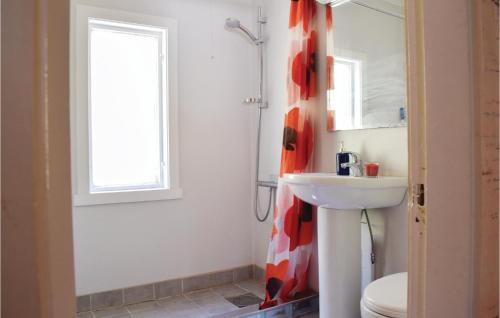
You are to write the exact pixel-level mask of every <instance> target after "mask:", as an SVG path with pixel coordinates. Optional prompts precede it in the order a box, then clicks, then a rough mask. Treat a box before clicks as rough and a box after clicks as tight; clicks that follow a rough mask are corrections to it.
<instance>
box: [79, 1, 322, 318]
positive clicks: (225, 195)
mask: <svg viewBox="0 0 500 318" xmlns="http://www.w3.org/2000/svg"><path fill="white" fill-rule="evenodd" d="M288 5H289V3H286V5H284V6H281V5H276V4H273V5H271V7H272V8H271V7H269V5H268V4H267V3H265V2H262V3H259V1H251V0H241V1H226V0H210V1H205V0H190V1H184V0H169V1H160V0H147V1H140V2H139V1H133V0H73V1H72V3H71V10H72V18H71V19H72V21H71V26H72V30H71V80H72V83H71V89H72V90H71V92H72V96H71V100H72V105H71V130H72V136H71V147H72V183H73V203H74V206H73V230H74V247H75V274H76V293H77V304H78V315H79V317H212V316H214V317H216V316H218V315H227V313H229V312H233V313H238V314H241V315H248V316H250V315H251V314H252V313H254V312H255V311H256V310H258V308H259V304H260V303H261V302H262V301H263V299H264V298H265V291H264V289H265V286H264V272H265V271H264V269H265V264H266V254H267V248H268V244H269V238H270V235H271V226H272V221H273V211H274V205H275V189H276V184H277V177H276V175H277V174H278V172H279V162H280V155H281V134H282V122H283V105H285V104H286V100H285V99H286V91H285V90H284V87H283V86H285V84H284V83H285V80H286V72H287V71H286V61H285V60H283V59H284V58H286V57H285V55H283V57H282V56H281V54H279V55H278V56H277V55H274V53H273V52H280V51H281V52H283V53H286V47H287V41H286V38H287V17H285V16H282V15H280V14H279V12H280V11H281V10H284V9H287V8H288ZM278 9H279V10H278ZM268 10H269V11H270V13H272V15H269V14H267V11H268ZM285 11H287V10H285ZM89 12H90V13H89ZM93 14H95V15H94V16H93ZM274 16H276V17H277V18H279V19H274ZM86 23H87V24H86ZM269 26H274V27H277V26H281V27H279V28H277V29H276V31H279V32H280V33H279V34H276V31H272V32H271V31H270V29H269ZM274 27H273V29H274ZM273 32H274V33H275V35H276V37H275V35H273ZM281 32H283V33H282V34H281ZM143 35H147V37H146V36H145V37H144V38H143V39H142V38H141V36H143ZM114 36H116V38H114ZM87 37H88V38H87ZM93 37H95V38H96V40H95V41H94V40H93ZM82 39H83V40H82ZM103 39H104V40H103ZM139 39H141V41H143V42H141V43H142V44H140V45H137V43H138V42H137V41H139ZM151 39H154V40H155V41H157V42H156V43H158V44H154V43H153V44H151V43H152V42H151V41H150V40H151ZM87 40H88V41H87ZM98 40H99V41H98ZM129 40H130V42H127V41H129ZM115 42H116V43H118V44H119V45H118V46H111V45H112V44H113V43H115ZM82 43H88V44H82ZM86 45H88V47H87V46H86ZM99 45H101V46H102V48H104V49H102V50H99ZM106 45H107V46H106ZM127 45H130V47H127ZM150 45H153V46H151V47H153V48H155V50H156V51H154V50H151V52H154V54H158V58H157V61H155V62H154V63H151V65H148V64H144V65H142V64H141V65H142V66H141V69H142V70H144V69H149V68H148V67H151V69H153V67H157V68H158V69H159V70H160V71H159V72H160V74H162V73H161V72H162V71H163V72H164V75H160V76H156V77H155V81H156V80H158V82H157V83H158V84H159V87H160V89H159V91H160V92H162V89H163V88H166V89H165V91H164V92H163V95H162V94H160V96H161V97H160V103H159V104H158V105H157V104H155V103H152V105H153V106H152V111H151V114H152V115H151V116H150V117H145V116H144V117H142V116H143V114H144V113H145V112H146V110H147V109H148V108H147V105H141V108H140V110H139V111H138V112H137V113H134V108H133V105H132V106H130V105H129V104H132V103H129V101H130V100H133V98H135V97H134V96H133V95H131V93H130V92H132V91H134V90H136V89H139V88H140V87H141V86H139V85H141V83H138V82H133V81H132V82H131V84H130V83H128V84H130V85H132V86H129V87H132V88H128V89H127V88H126V87H127V86H125V87H119V84H120V83H122V82H120V81H121V80H122V79H123V78H124V77H125V75H126V74H127V72H133V74H135V76H136V77H137V78H139V77H140V76H143V75H144V74H146V75H147V74H149V73H143V72H142V73H141V72H140V71H139V70H136V69H134V68H133V64H134V63H125V64H123V65H121V64H119V63H120V61H121V60H126V59H128V58H134V57H137V56H142V55H140V54H149V53H148V52H147V51H146V50H147V48H148V47H149V46H150ZM154 45H156V46H154ZM113 49H117V50H123V52H120V51H117V52H113V51H112V50H113ZM145 52H146V53H145ZM151 52H150V53H151ZM157 52H159V53H157ZM85 54H88V55H89V56H88V58H86V56H85ZM92 54H94V55H95V56H96V57H95V58H94V57H93V56H91V55H92ZM99 54H100V55H99ZM144 56H148V55H144ZM82 57H83V58H82ZM268 57H269V58H271V59H272V60H271V61H269V60H268ZM106 59H107V60H106ZM82 61H88V65H86V64H85V63H87V62H85V63H84V62H82ZM94 61H95V63H94ZM141 63H142V62H141ZM131 64H132V66H131ZM104 65H105V68H103V70H105V71H104V72H102V71H101V72H100V69H99V67H104ZM278 65H279V68H277V67H276V66H278ZM85 66H87V68H88V69H86V68H85ZM155 72H156V71H155ZM270 72H272V74H273V75H272V76H273V79H272V83H268V82H269V81H268V76H269V74H270ZM114 74H117V77H113V76H115V75H114ZM154 74H157V73H154ZM274 74H279V77H280V79H279V80H281V83H278V82H277V80H278V78H275V77H274ZM146 75H144V76H146ZM99 80H100V81H99ZM134 80H135V79H134ZM92 81H95V82H96V83H97V84H95V85H96V86H92V85H94V84H92ZM142 82H144V81H142ZM82 83H84V84H82ZM85 83H88V84H85ZM109 83H113V86H110V87H109V88H108V86H106V85H108V84H109ZM84 85H89V88H88V90H89V91H90V92H91V93H89V95H88V96H87V97H85V96H86V95H85V94H84V93H82V91H85V89H86V88H85V86H84ZM124 85H125V84H124ZM103 87H105V89H103ZM162 87H163V88H162ZM276 87H278V88H279V90H277V91H276V90H275V89H276ZM273 90H274V91H273ZM109 92H112V93H113V92H114V93H115V94H118V95H119V96H118V97H119V98H118V97H116V96H115V97H113V96H111V97H110V98H108V99H105V98H107V97H106V96H108V95H110V94H111V93H109ZM147 92H150V91H147ZM156 92H158V91H151V92H150V93H151V94H153V93H156ZM92 94H94V95H95V97H94V96H93V95H92ZM99 94H100V95H99ZM106 94H108V95H106ZM103 96H104V97H103ZM84 98H89V101H87V100H83V99H84ZM99 98H101V99H103V100H104V101H105V102H103V103H101V104H99ZM117 98H118V99H119V100H120V103H119V105H117V106H116V107H115V108H113V107H111V106H108V105H112V104H113V101H114V100H117ZM82 100H83V102H82ZM162 101H163V103H164V104H162ZM87 102H88V104H89V105H90V104H92V107H89V109H88V110H86V109H85V108H84V107H82V106H81V105H83V104H87ZM99 105H103V106H102V109H100V108H99ZM154 105H156V106H154ZM162 105H163V108H162ZM154 107H157V108H154ZM103 109H104V110H106V111H102V110H103ZM127 114H128V115H127ZM126 115H127V116H128V117H127V116H126ZM98 116H103V118H102V120H101V121H99V120H98ZM106 116H107V117H106ZM127 118H128V119H127ZM155 118H159V120H160V128H159V131H158V130H148V129H146V128H144V127H149V126H146V125H145V126H141V125H140V123H138V124H137V125H136V123H133V124H132V125H131V124H130V123H127V122H126V120H138V121H140V120H144V122H145V123H146V124H148V125H149V124H150V123H151V120H153V119H155ZM85 120H87V121H88V122H86V121H85ZM148 120H149V121H148ZM89 122H90V123H89ZM121 122H123V123H121ZM132 127H133V128H132ZM100 128H102V129H100ZM131 128H132V129H131ZM85 129H87V130H85ZM99 129H100V130H99ZM162 129H163V130H164V132H165V133H164V134H163V135H162V134H161V131H162ZM82 131H84V133H82ZM115 132H117V133H116V134H115ZM98 133H100V134H101V135H98ZM108 133H109V134H111V135H112V133H113V134H114V135H113V137H114V138H116V136H120V135H121V136H125V137H124V139H125V140H124V142H123V143H122V142H119V143H110V144H107V145H106V143H105V141H106V140H107V139H106V138H105V137H106V136H107V135H106V134H108ZM146 133H151V134H156V135H155V137H154V138H157V137H156V136H158V134H159V135H160V137H159V138H158V140H156V139H154V138H153V139H154V140H156V142H157V144H160V145H162V146H164V148H161V149H163V150H161V151H160V153H159V158H160V159H159V162H160V173H159V174H158V176H157V177H156V178H152V181H155V182H156V181H158V185H152V186H151V187H152V190H153V191H152V193H153V194H152V195H151V196H150V195H149V194H144V193H142V191H141V188H134V187H133V186H130V187H129V186H126V187H122V185H121V184H118V183H117V184H118V185H115V186H114V187H115V188H108V189H107V190H106V189H105V186H102V184H104V181H103V182H101V183H99V182H100V180H110V179H109V178H111V177H112V172H113V171H115V170H116V171H118V172H117V173H116V175H118V176H121V177H123V176H126V175H127V173H129V171H124V170H123V169H122V170H120V169H119V167H120V166H123V165H124V162H127V163H129V162H132V161H133V160H137V161H138V162H139V160H140V159H141V158H140V156H138V157H136V156H135V154H134V152H133V151H131V152H127V151H129V150H130V149H132V148H133V147H134V146H135V145H136V144H135V143H134V142H135V141H136V139H135V137H134V136H137V135H140V136H142V135H144V134H146ZM93 134H94V135H93ZM82 135H83V136H87V137H83V138H82ZM101 136H104V137H102V138H101ZM108 137H109V136H108ZM137 140H138V139H137ZM137 145H138V147H146V146H148V147H152V146H151V145H152V144H151V145H150V144H149V143H148V144H147V145H142V143H140V142H137ZM99 146H100V147H99ZM119 146H123V149H120V148H119ZM86 147H88V148H86ZM86 149H87V150H86ZM110 149H116V153H115V152H113V151H114V150H110ZM141 149H143V148H141ZM144 149H146V148H144ZM148 149H149V148H148ZM151 149H153V148H151ZM99 151H102V152H103V155H102V156H101V157H99ZM104 151H108V152H107V153H105V152H104ZM120 151H121V153H120ZM136 152H141V153H142V150H141V151H136ZM150 153H152V154H156V155H158V154H157V153H155V152H154V151H153V150H151V152H150ZM117 154H121V156H122V157H119V156H118V155H117ZM86 157H89V158H90V159H88V162H87V161H85V159H84V158H86ZM82 158H83V159H82ZM99 158H101V159H99ZM102 158H107V159H106V160H104V159H102ZM99 160H101V161H99ZM106 164H107V166H106ZM143 166H146V167H149V163H147V164H144V165H143ZM99 167H101V168H102V167H104V168H102V169H101V170H99V169H98V168H99ZM165 167H167V168H168V169H167V168H165ZM86 168H88V169H89V170H90V169H94V170H93V172H92V170H90V172H86V170H85V169H86ZM82 171H83V173H82ZM99 171H101V172H102V175H101V177H102V178H100V176H99ZM144 171H146V170H145V169H144V170H140V171H139V172H137V173H136V174H135V176H136V178H139V177H142V176H148V174H146V173H144ZM151 171H152V172H151V173H150V174H151V175H153V173H154V172H155V171H156V170H154V169H153V168H152V169H151ZM106 173H107V174H106ZM141 173H142V174H141ZM82 175H83V177H82ZM105 177H107V178H108V179H106V178H105ZM82 180H83V181H82ZM152 184H154V182H152ZM162 185H163V186H164V185H168V186H169V187H170V188H172V189H175V191H174V192H172V193H166V194H161V189H162ZM89 188H90V189H91V191H88V193H86V192H85V191H86V190H88V189H89ZM82 189H83V191H82ZM157 190H159V191H157ZM117 194H118V196H117ZM304 301H305V302H304V304H302V305H301V307H300V310H301V311H300V313H299V314H307V313H309V312H313V311H315V310H316V309H317V297H315V296H311V297H308V298H306V299H305V300H304ZM273 310H277V312H279V311H283V310H285V312H288V311H290V312H291V311H292V305H291V304H290V305H289V306H285V308H275V309H273ZM155 315H156V316H155ZM162 315H163V316H162ZM227 317H229V316H227Z"/></svg>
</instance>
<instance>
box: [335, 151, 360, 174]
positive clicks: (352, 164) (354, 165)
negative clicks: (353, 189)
mask: <svg viewBox="0 0 500 318" xmlns="http://www.w3.org/2000/svg"><path fill="white" fill-rule="evenodd" d="M349 154H350V156H349V158H351V159H352V160H350V161H349V162H345V163H342V164H341V165H340V166H341V167H342V168H344V169H345V168H349V175H350V176H352V177H361V176H363V169H362V164H361V156H360V155H359V154H358V153H355V152H349Z"/></svg>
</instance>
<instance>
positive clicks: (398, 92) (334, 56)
mask: <svg viewBox="0 0 500 318" xmlns="http://www.w3.org/2000/svg"><path fill="white" fill-rule="evenodd" d="M328 6H329V7H327V29H328V32H327V48H328V52H327V55H328V63H327V66H328V70H327V71H328V74H329V78H328V90H327V95H328V96H327V113H328V116H327V129H328V131H337V130H351V129H367V128H382V127H401V126H406V125H407V116H406V114H407V111H406V103H407V102H406V101H407V99H406V43H405V20H404V7H403V0H351V1H346V0H337V1H333V2H331V3H329V4H328ZM332 78H333V79H332Z"/></svg>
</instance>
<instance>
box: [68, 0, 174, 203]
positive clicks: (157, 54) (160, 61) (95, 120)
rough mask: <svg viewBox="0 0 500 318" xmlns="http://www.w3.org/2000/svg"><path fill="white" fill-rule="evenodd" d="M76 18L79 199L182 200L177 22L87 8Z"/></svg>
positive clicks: (75, 146) (74, 104)
mask: <svg viewBox="0 0 500 318" xmlns="http://www.w3.org/2000/svg"><path fill="white" fill-rule="evenodd" d="M76 15H77V20H76V25H74V31H76V32H73V33H72V34H73V35H74V40H73V41H72V45H73V54H72V81H73V82H72V93H73V97H72V144H73V146H72V148H73V150H74V151H73V166H74V169H73V176H74V178H73V179H75V182H74V189H75V192H76V193H75V197H74V204H75V205H93V204H109V203H120V202H135V201H149V200H164V199H174V198H179V197H180V196H181V190H180V188H179V182H178V181H179V180H178V160H177V158H178V154H177V131H176V127H177V125H176V102H177V101H176V98H175V97H176V94H175V93H176V91H175V75H176V72H175V39H176V28H175V23H174V22H173V21H172V20H169V19H165V18H160V17H153V16H145V15H137V14H132V13H128V12H121V11H115V10H107V9H101V8H93V7H87V6H77V7H76Z"/></svg>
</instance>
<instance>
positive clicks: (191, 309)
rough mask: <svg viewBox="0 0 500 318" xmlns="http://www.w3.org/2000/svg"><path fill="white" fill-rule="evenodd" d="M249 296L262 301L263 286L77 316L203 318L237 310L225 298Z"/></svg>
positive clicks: (245, 284)
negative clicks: (254, 296) (256, 297)
mask: <svg viewBox="0 0 500 318" xmlns="http://www.w3.org/2000/svg"><path fill="white" fill-rule="evenodd" d="M249 293H251V294H254V295H256V296H258V297H259V298H261V299H262V298H263V297H264V283H260V282H257V281H254V280H251V281H243V282H239V283H235V284H230V285H223V286H219V287H214V288H210V289H205V290H200V291H195V292H192V293H188V294H185V295H181V296H174V297H169V298H165V299H162V300H159V301H151V302H146V303H141V304H135V305H129V306H126V307H122V308H115V309H107V310H101V311H94V312H86V313H80V314H78V318H181V317H182V318H206V317H212V316H215V315H220V314H224V313H230V312H232V311H236V310H238V307H237V306H235V305H233V304H232V303H230V302H229V301H228V300H227V299H226V298H231V297H235V296H240V295H244V294H249Z"/></svg>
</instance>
